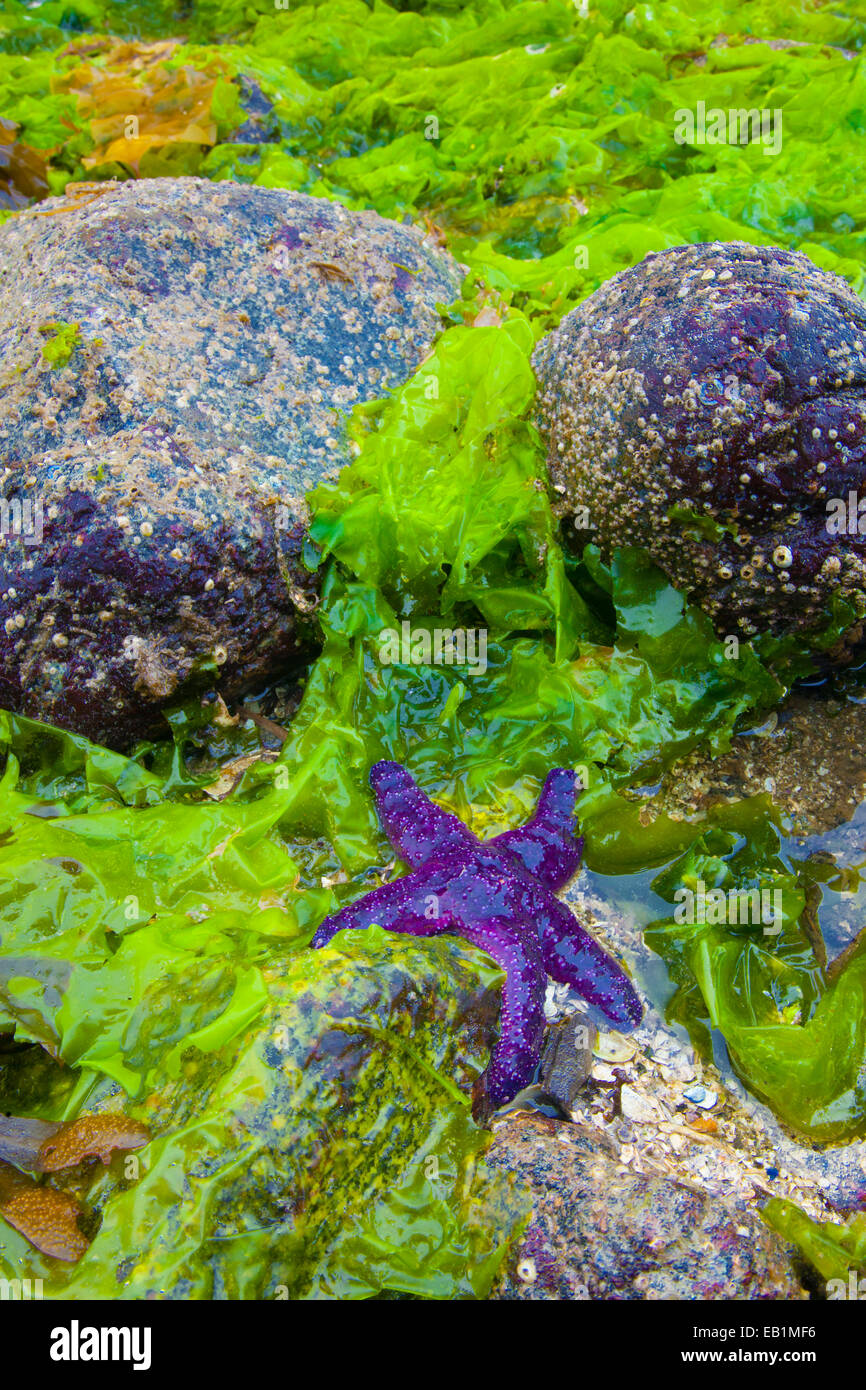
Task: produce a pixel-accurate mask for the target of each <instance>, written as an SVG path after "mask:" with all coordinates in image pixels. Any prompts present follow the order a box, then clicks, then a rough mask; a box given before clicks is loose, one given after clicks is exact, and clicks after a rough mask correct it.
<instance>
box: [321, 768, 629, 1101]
mask: <svg viewBox="0 0 866 1390" xmlns="http://www.w3.org/2000/svg"><path fill="white" fill-rule="evenodd" d="M370 784H371V786H372V788H373V792H374V795H375V797H376V805H377V809H378V812H379V818H380V820H381V822H382V826H383V828H384V830H385V833H386V834H387V836H388V839H389V840H390V841H391V843H392V845H393V846H394V848H395V849H396V851H397V853H398V854H399V855H400V856H401V858H403V859H405V860H406V862H407V863H408V864H409V865H410V866H411V868H412V870H413V872H412V873H410V874H407V875H406V877H405V878H399V879H396V880H395V881H394V882H393V883H386V884H384V885H383V886H382V887H381V888H376V889H374V890H373V891H372V892H371V893H367V894H365V896H364V897H362V898H358V900H357V901H356V902H354V903H350V904H349V906H348V907H344V908H343V909H342V910H341V911H340V912H337V913H335V914H334V915H333V916H332V917H327V918H326V919H325V921H324V922H323V923H322V924H321V926H320V927H319V929H318V931H317V932H316V934H315V936H314V937H313V946H315V947H321V946H326V945H327V944H328V942H329V941H330V940H331V938H332V937H333V936H334V935H335V933H336V932H338V931H343V930H344V929H345V928H347V927H360V928H364V927H370V926H372V925H373V924H374V923H377V924H378V925H379V926H380V927H383V928H384V929H385V930H386V931H398V932H407V933H409V934H410V935H412V936H437V935H439V934H440V933H442V932H451V933H454V934H456V935H458V936H462V937H463V938H464V939H465V940H466V941H469V942H470V943H471V944H472V945H473V946H479V947H480V948H481V949H482V950H484V951H486V952H487V954H488V955H490V956H492V957H493V959H494V960H495V961H496V962H497V964H499V965H501V966H502V967H503V969H504V970H505V977H506V978H505V988H504V990H503V995H502V1010H501V1015H500V1025H499V1041H498V1042H497V1044H496V1046H495V1048H494V1050H493V1053H492V1055H491V1058H490V1064H489V1066H488V1068H487V1071H486V1072H485V1074H484V1077H483V1078H482V1085H481V1087H480V1088H479V1092H478V1095H477V1097H476V1102H477V1103H476V1111H478V1110H481V1112H482V1113H483V1112H486V1110H487V1109H488V1107H490V1106H492V1107H494V1108H495V1107H496V1106H498V1105H502V1104H503V1103H504V1102H505V1101H507V1100H510V1099H511V1097H512V1096H513V1095H515V1093H516V1092H517V1091H519V1090H520V1089H521V1088H522V1087H523V1086H526V1085H527V1084H528V1083H529V1082H530V1081H531V1080H532V1076H533V1073H534V1071H535V1067H536V1064H537V1062H538V1057H539V1053H540V1049H541V1040H542V1035H543V1033H544V989H545V983H546V976H547V975H548V974H549V975H552V976H553V978H554V980H557V981H559V982H560V983H563V984H568V985H571V986H572V987H573V988H574V989H576V990H577V991H578V992H579V993H581V994H582V995H583V996H584V997H585V998H586V999H588V1000H589V1001H590V1003H592V1004H595V1005H597V1006H598V1008H600V1009H601V1010H602V1012H603V1013H604V1014H605V1015H606V1016H607V1018H608V1019H610V1021H611V1022H612V1023H615V1024H616V1025H617V1026H618V1027H634V1025H635V1024H636V1023H638V1022H639V1020H640V1017H641V1005H640V1000H639V999H638V997H637V994H636V993H635V991H634V988H633V986H632V984H631V982H630V981H629V979H628V977H627V976H626V975H625V973H624V972H623V971H622V970H621V969H620V967H619V966H618V965H617V964H616V963H615V962H614V961H613V960H612V959H611V957H610V956H609V955H608V954H607V952H606V951H604V950H603V949H602V947H601V946H599V944H598V942H597V941H595V940H594V938H593V937H591V936H590V935H589V933H588V932H587V931H585V930H584V928H583V927H582V926H581V925H580V923H579V922H578V921H577V919H576V918H575V917H574V916H573V914H572V913H571V912H570V911H569V909H568V908H567V907H566V906H565V905H564V904H563V903H561V902H560V901H559V899H558V898H556V897H555V896H554V893H555V891H556V889H558V888H562V887H563V886H564V884H566V883H567V882H568V880H569V879H570V878H571V877H572V875H573V874H574V873H575V871H576V870H577V867H578V864H579V863H580V854H581V849H582V846H583V841H582V840H576V839H575V837H574V807H575V801H576V798H577V790H578V782H577V778H576V776H575V774H574V773H573V772H571V771H569V770H568V769H567V768H555V769H554V770H553V771H552V772H550V773H548V776H547V779H546V781H545V783H544V788H543V790H542V793H541V796H540V798H539V802H538V806H537V808H536V812H535V815H534V816H533V817H532V819H531V820H530V821H528V822H527V824H526V825H524V826H522V827H521V828H520V829H519V830H508V831H506V832H505V834H504V835H497V836H495V837H494V838H493V839H492V840H488V841H486V842H484V843H482V842H481V841H480V840H479V839H478V838H477V837H476V836H475V835H473V834H472V832H471V830H469V829H468V828H467V826H465V825H464V824H463V822H462V821H460V820H458V818H457V817H456V816H453V815H451V814H449V812H447V811H443V810H442V809H441V808H440V807H438V806H436V805H435V804H434V803H433V802H432V801H430V800H429V798H428V797H426V796H425V795H424V793H423V792H422V791H421V789H420V788H419V787H418V786H417V785H416V783H415V782H414V780H413V778H412V777H411V776H410V774H409V773H408V772H407V771H406V769H405V768H403V767H401V766H400V764H399V763H393V762H380V763H376V765H375V766H374V767H373V769H372V771H371V773H370Z"/></svg>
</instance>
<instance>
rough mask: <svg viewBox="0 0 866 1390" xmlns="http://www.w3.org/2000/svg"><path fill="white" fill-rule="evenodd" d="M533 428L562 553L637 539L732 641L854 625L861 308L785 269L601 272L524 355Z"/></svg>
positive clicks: (719, 257) (862, 473)
mask: <svg viewBox="0 0 866 1390" xmlns="http://www.w3.org/2000/svg"><path fill="white" fill-rule="evenodd" d="M533 360H534V365H535V368H536V371H537V374H538V377H539V382H540V391H539V424H540V427H541V429H542V432H543V434H544V436H545V439H546V443H547V446H548V469H549V475H550V485H551V490H552V496H553V498H554V503H555V507H556V510H557V512H558V514H559V515H560V516H561V517H563V518H564V519H565V521H566V525H565V527H564V533H565V535H566V536H567V537H569V539H570V543H571V544H574V545H576V546H578V547H582V545H583V543H585V541H586V540H588V539H594V540H595V541H596V542H597V543H598V544H599V545H600V546H601V549H602V552H603V554H604V555H605V556H608V555H609V554H610V553H611V551H612V550H613V549H614V548H615V547H617V546H623V545H640V546H644V547H645V548H646V549H647V550H648V551H649V552H650V554H651V555H652V556H653V558H654V559H655V560H656V562H657V563H658V564H659V565H660V566H661V568H662V569H664V570H665V572H666V573H667V574H668V576H669V577H670V578H671V580H672V581H673V582H674V583H675V584H676V585H677V586H678V587H679V588H681V589H682V590H684V591H688V592H689V593H691V594H692V595H693V597H694V598H695V600H696V601H697V602H698V603H700V604H701V605H702V606H703V607H704V609H705V610H706V611H707V612H708V613H709V614H710V616H711V617H712V619H713V621H714V623H715V625H716V629H717V631H720V632H723V633H728V632H731V633H738V634H740V635H743V636H746V637H752V636H753V635H755V634H757V633H759V632H763V631H767V630H769V631H771V632H773V633H774V634H776V635H782V634H787V633H802V634H808V633H812V632H815V631H820V630H821V629H822V628H823V627H824V626H826V624H827V619H828V617H829V614H830V605H831V602H832V597H833V595H834V594H836V593H838V594H839V596H841V597H842V598H843V599H845V600H847V603H848V604H849V606H850V608H851V610H852V616H851V620H850V627H849V630H848V632H847V633H846V635H845V641H843V642H842V643H840V646H839V649H838V651H837V653H836V655H838V656H842V655H843V654H844V652H845V651H846V650H847V649H849V648H850V646H851V645H853V643H854V642H856V641H857V640H859V638H860V636H861V624H860V621H859V620H860V619H861V618H862V617H863V615H864V613H866V536H864V535H861V534H859V532H858V534H853V535H849V534H847V533H846V534H844V535H841V536H840V535H839V534H838V527H834V526H833V525H832V524H831V525H829V526H828V522H831V521H832V512H833V506H832V503H833V499H845V500H846V503H847V499H848V495H849V492H851V491H852V490H853V491H854V492H855V493H858V492H862V494H863V496H864V497H866V306H864V305H863V303H862V302H861V301H860V300H859V299H858V298H857V297H856V295H855V294H854V293H853V292H852V290H851V289H850V288H849V286H848V285H847V284H846V283H845V282H844V281H843V280H841V279H840V278H839V277H837V276H835V275H831V274H828V273H827V272H825V271H822V270H818V269H817V268H816V267H815V266H814V265H813V264H812V262H811V261H809V260H807V259H806V257H805V256H802V255H799V254H797V253H794V252H790V251H784V250H780V249H778V248H776V247H767V246H750V245H747V244H746V243H744V242H732V243H730V244H725V243H718V242H714V243H710V244H702V245H696V246H683V247H677V248H675V249H673V250H668V251H661V252H658V253H654V254H652V255H650V256H647V257H646V259H645V260H644V261H642V262H641V264H640V265H638V266H636V267H634V268H633V269H630V270H626V271H623V272H622V273H620V274H619V275H615V276H614V277H613V279H612V280H610V281H608V282H607V284H605V285H603V286H602V287H601V288H600V289H599V290H597V291H596V293H595V294H593V295H590V297H589V298H588V299H587V300H586V301H585V302H584V303H583V304H581V305H580V306H579V307H578V308H577V309H575V310H574V311H573V312H572V313H571V314H569V315H568V316H567V317H566V318H565V319H564V320H563V322H562V323H561V324H560V325H559V328H558V329H556V330H555V331H554V332H553V333H551V334H550V335H549V336H548V337H547V338H546V339H545V340H544V341H543V342H542V343H541V344H539V347H538V348H537V349H536V353H535V356H534V359H533Z"/></svg>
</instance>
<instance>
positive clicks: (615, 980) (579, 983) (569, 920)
mask: <svg viewBox="0 0 866 1390" xmlns="http://www.w3.org/2000/svg"><path fill="white" fill-rule="evenodd" d="M532 908H533V915H534V917H535V921H536V923H537V926H538V934H539V939H540V942H541V953H542V958H543V960H544V965H545V969H546V970H547V973H548V975H551V976H552V977H553V979H554V980H557V981H558V982H559V983H560V984H564V985H571V987H572V989H574V990H576V991H577V993H578V994H580V995H581V996H582V997H583V998H584V999H587V1000H588V1001H589V1003H590V1004H594V1005H595V1006H596V1007H597V1008H599V1009H601V1011H602V1013H603V1014H604V1015H605V1017H606V1018H608V1019H609V1020H610V1022H611V1023H613V1024H614V1025H615V1026H616V1027H618V1028H635V1027H637V1025H638V1023H640V1020H641V1017H642V1016H643V1005H642V1004H641V1002H640V997H639V995H638V994H637V991H636V990H635V987H634V985H633V984H632V982H631V980H630V979H629V978H628V976H627V975H626V973H625V971H624V970H623V969H622V966H620V965H617V963H616V961H615V960H614V959H613V957H612V956H610V955H608V953H607V951H606V950H605V949H604V947H603V946H600V945H599V943H598V942H597V941H596V939H595V937H594V936H590V934H589V932H588V931H587V930H586V928H585V927H582V926H581V924H580V922H579V921H578V920H577V918H576V917H575V915H574V913H573V912H571V911H570V910H569V908H568V907H567V906H566V905H565V903H561V902H560V901H559V899H558V898H555V897H554V896H553V894H552V893H546V892H544V891H537V890H536V892H535V893H534V894H533V901H532Z"/></svg>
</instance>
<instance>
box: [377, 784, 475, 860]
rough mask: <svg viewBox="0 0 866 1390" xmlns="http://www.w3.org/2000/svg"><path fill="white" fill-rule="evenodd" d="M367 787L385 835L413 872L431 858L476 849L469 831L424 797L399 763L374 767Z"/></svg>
mask: <svg viewBox="0 0 866 1390" xmlns="http://www.w3.org/2000/svg"><path fill="white" fill-rule="evenodd" d="M370 786H371V787H372V788H373V794H374V796H375V798H376V809H377V810H378V812H379V819H380V821H381V822H382V827H383V829H384V831H385V834H386V835H387V836H388V839H389V840H390V841H391V844H392V845H393V846H394V848H395V850H396V851H397V853H398V854H399V856H400V858H401V859H405V861H406V863H407V864H410V865H411V866H412V868H413V869H417V868H419V867H420V865H422V864H426V862H427V860H428V859H432V858H433V857H434V855H435V856H439V855H442V854H446V853H448V852H449V851H451V850H455V849H468V848H470V847H471V846H475V845H477V843H478V841H477V840H476V838H475V836H474V835H473V834H472V831H471V830H469V829H468V828H467V827H466V826H465V825H464V824H463V822H462V821H461V820H458V818H457V816H452V815H451V814H450V812H448V811H443V810H442V808H441V807H440V806H436V805H435V804H434V802H432V801H431V800H430V798H429V797H428V796H425V794H424V792H422V790H421V788H420V787H419V786H418V784H417V782H416V781H415V779H414V777H412V775H411V774H410V773H408V772H407V771H406V769H405V768H404V767H401V766H400V764H399V763H393V762H385V761H383V762H378V763H375V764H374V766H373V767H372V768H371V769H370Z"/></svg>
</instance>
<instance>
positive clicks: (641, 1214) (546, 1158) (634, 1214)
mask: <svg viewBox="0 0 866 1390" xmlns="http://www.w3.org/2000/svg"><path fill="white" fill-rule="evenodd" d="M487 1163H488V1165H489V1166H490V1167H491V1168H493V1169H496V1168H498V1167H502V1168H505V1169H507V1170H509V1171H511V1172H515V1173H517V1174H518V1175H519V1177H520V1178H521V1179H522V1180H524V1181H525V1182H526V1183H527V1184H528V1185H529V1188H530V1191H531V1193H532V1202H533V1213H532V1218H531V1220H530V1223H529V1225H528V1227H527V1229H526V1232H525V1234H524V1236H523V1239H522V1241H521V1243H520V1245H519V1246H518V1247H517V1248H516V1249H515V1250H514V1251H512V1253H511V1256H510V1258H509V1261H508V1264H507V1267H506V1269H505V1272H504V1274H503V1276H502V1278H501V1279H500V1281H499V1284H498V1285H497V1287H496V1289H495V1290H494V1293H493V1297H494V1298H495V1299H505V1300H515V1299H522V1300H527V1299H528V1300H550V1299H605V1300H622V1301H625V1300H635V1299H646V1300H648V1299H699V1300H704V1301H706V1300H718V1299H754V1298H764V1299H799V1298H802V1297H804V1296H805V1295H804V1293H803V1290H802V1289H801V1287H800V1284H799V1281H798V1279H797V1277H796V1275H795V1273H794V1271H793V1269H792V1267H791V1263H790V1257H789V1251H788V1248H787V1246H786V1245H785V1244H784V1242H783V1241H782V1240H780V1239H779V1237H778V1236H776V1235H774V1233H773V1232H771V1231H770V1230H769V1229H768V1228H767V1227H766V1226H765V1225H764V1223H763V1222H762V1221H761V1219H760V1217H759V1215H758V1213H757V1211H756V1210H755V1209H754V1207H751V1208H749V1207H747V1206H746V1205H745V1204H737V1203H735V1202H733V1201H724V1200H722V1199H721V1198H718V1197H712V1196H709V1195H708V1194H707V1193H706V1192H703V1191H701V1190H700V1189H699V1188H697V1187H695V1186H692V1185H690V1184H687V1183H684V1182H678V1181H672V1180H670V1179H669V1178H665V1177H660V1176H658V1175H653V1174H641V1173H635V1172H632V1171H629V1170H628V1168H626V1167H624V1166H623V1165H622V1164H621V1163H620V1162H619V1158H618V1153H617V1148H616V1146H615V1145H614V1144H613V1143H612V1142H611V1141H610V1140H609V1139H607V1138H606V1136H605V1135H603V1134H601V1133H600V1132H599V1131H597V1130H596V1131H593V1130H592V1129H591V1128H590V1127H589V1126H587V1125H579V1124H563V1123H559V1122H557V1121H556V1120H552V1119H548V1118H545V1117H543V1116H537V1115H535V1116H533V1115H512V1116H510V1117H508V1119H507V1120H506V1121H504V1122H503V1123H502V1124H501V1126H500V1127H499V1128H498V1129H497V1132H496V1135H495V1137H494V1141H493V1144H492V1146H491V1149H490V1150H489V1152H488V1154H487Z"/></svg>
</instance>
